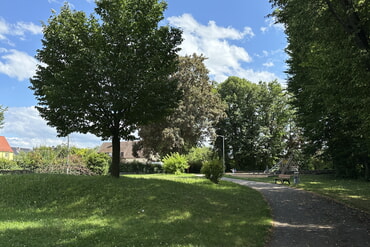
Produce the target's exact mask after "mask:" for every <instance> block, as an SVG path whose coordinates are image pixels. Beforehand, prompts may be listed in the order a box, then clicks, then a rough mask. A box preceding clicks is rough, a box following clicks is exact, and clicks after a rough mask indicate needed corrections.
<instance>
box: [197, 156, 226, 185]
mask: <svg viewBox="0 0 370 247" xmlns="http://www.w3.org/2000/svg"><path fill="white" fill-rule="evenodd" d="M201 173H203V174H204V175H205V176H206V178H207V179H209V180H211V181H212V182H214V183H215V184H218V182H219V181H220V179H221V178H222V176H223V175H224V165H223V164H222V161H221V160H219V159H213V160H210V161H205V162H203V166H202V169H201Z"/></svg>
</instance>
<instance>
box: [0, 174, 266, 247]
mask: <svg viewBox="0 0 370 247" xmlns="http://www.w3.org/2000/svg"><path fill="white" fill-rule="evenodd" d="M0 198H1V201H0V207H1V211H0V246H162V245H164V246H263V245H264V242H265V241H266V238H267V236H268V232H269V229H270V227H271V215H270V210H269V208H268V206H267V204H266V202H265V201H264V200H263V198H262V196H261V195H260V194H259V193H258V192H256V191H253V190H251V189H249V188H247V187H244V186H239V185H236V184H233V183H228V182H221V184H220V185H215V184H213V183H211V182H209V181H208V180H205V179H201V178H195V177H192V176H182V177H179V176H164V175H152V176H126V177H122V178H120V179H114V178H111V177H80V176H67V175H46V174H28V175H12V176H10V175H9V176H0Z"/></svg>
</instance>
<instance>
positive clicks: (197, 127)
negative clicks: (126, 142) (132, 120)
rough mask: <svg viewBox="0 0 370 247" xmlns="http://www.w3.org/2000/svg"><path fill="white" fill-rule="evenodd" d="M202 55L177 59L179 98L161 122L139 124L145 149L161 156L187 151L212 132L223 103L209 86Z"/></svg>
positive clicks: (212, 87) (222, 108) (176, 73)
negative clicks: (180, 95)
mask: <svg viewBox="0 0 370 247" xmlns="http://www.w3.org/2000/svg"><path fill="white" fill-rule="evenodd" d="M205 59H206V58H204V57H203V56H198V55H196V54H194V55H192V56H186V57H180V58H179V69H178V70H177V71H176V72H175V73H174V74H173V78H176V80H178V81H179V86H178V89H179V91H181V93H182V98H181V100H180V102H179V104H178V107H177V108H176V109H175V111H174V112H173V113H172V114H171V115H169V116H168V117H167V118H165V119H164V120H163V121H161V122H158V123H153V124H150V125H146V126H142V127H141V128H140V131H139V135H140V137H141V138H142V141H141V144H142V146H143V148H144V150H147V151H148V150H149V151H152V152H154V153H160V154H162V155H165V154H168V153H170V152H179V153H186V152H188V151H189V150H190V149H191V148H192V147H195V146H199V145H201V144H202V143H203V142H204V141H205V138H206V137H209V136H211V135H212V133H213V132H214V130H213V126H214V125H215V124H216V123H217V122H218V120H219V119H220V117H222V116H223V110H224V105H223V103H222V102H221V99H220V97H219V95H218V93H217V92H216V89H215V88H214V86H213V85H212V83H211V81H210V79H209V77H208V70H207V68H206V66H205V65H204V60H205Z"/></svg>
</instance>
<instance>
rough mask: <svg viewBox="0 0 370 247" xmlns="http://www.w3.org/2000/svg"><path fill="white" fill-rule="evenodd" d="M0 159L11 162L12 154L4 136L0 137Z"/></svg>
mask: <svg viewBox="0 0 370 247" xmlns="http://www.w3.org/2000/svg"><path fill="white" fill-rule="evenodd" d="M0 159H6V160H13V159H14V152H13V149H12V148H11V147H10V145H9V143H8V141H7V140H6V138H5V136H0Z"/></svg>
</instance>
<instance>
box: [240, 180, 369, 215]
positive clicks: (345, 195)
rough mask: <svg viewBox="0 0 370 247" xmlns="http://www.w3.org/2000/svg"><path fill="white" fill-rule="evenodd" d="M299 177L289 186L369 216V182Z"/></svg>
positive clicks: (269, 181)
mask: <svg viewBox="0 0 370 247" xmlns="http://www.w3.org/2000/svg"><path fill="white" fill-rule="evenodd" d="M299 177H300V182H299V184H298V185H294V184H293V177H292V178H291V185H290V186H292V187H297V188H300V189H304V190H307V191H312V192H315V193H318V194H321V195H324V196H327V197H330V198H332V199H335V200H337V201H339V202H342V203H344V204H346V205H348V206H350V207H354V208H357V209H360V210H362V211H365V212H367V213H368V214H370V182H366V181H364V180H361V179H341V178H336V177H335V176H334V175H327V174H325V175H300V176H299ZM244 179H247V180H252V181H260V182H267V183H273V182H274V178H273V177H267V178H244ZM278 183H279V182H278ZM285 184H286V183H285ZM286 185H287V184H286Z"/></svg>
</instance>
